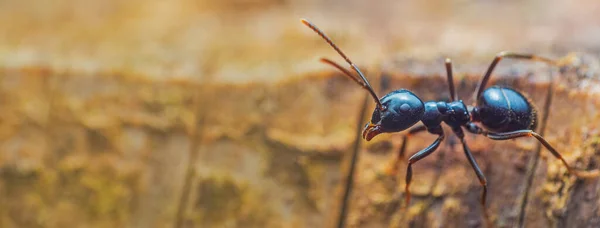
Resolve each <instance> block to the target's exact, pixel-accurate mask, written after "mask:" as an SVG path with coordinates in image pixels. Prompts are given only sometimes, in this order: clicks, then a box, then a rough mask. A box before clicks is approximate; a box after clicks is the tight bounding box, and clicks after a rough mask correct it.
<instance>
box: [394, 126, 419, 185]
mask: <svg viewBox="0 0 600 228" xmlns="http://www.w3.org/2000/svg"><path fill="white" fill-rule="evenodd" d="M425 130H427V127H425V125H420V126H416V127H413V128H411V129H410V130H408V133H406V134H405V135H404V136H402V144H401V145H400V149H399V150H398V156H396V159H394V161H393V163H392V164H391V165H390V166H389V167H388V168H387V169H386V171H385V174H387V175H388V176H394V177H395V176H396V174H397V173H398V166H399V165H400V161H402V160H404V154H405V151H406V144H408V139H409V138H410V137H411V136H412V135H414V134H416V133H419V132H422V131H425Z"/></svg>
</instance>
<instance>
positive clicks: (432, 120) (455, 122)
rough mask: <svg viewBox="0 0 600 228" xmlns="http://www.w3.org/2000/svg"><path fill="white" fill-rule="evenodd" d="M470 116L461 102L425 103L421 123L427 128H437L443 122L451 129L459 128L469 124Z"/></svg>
mask: <svg viewBox="0 0 600 228" xmlns="http://www.w3.org/2000/svg"><path fill="white" fill-rule="evenodd" d="M470 119H471V116H470V115H469V111H468V109H467V106H466V105H465V104H464V103H463V101H462V100H459V101H453V102H449V103H448V102H443V101H428V102H425V114H424V115H423V118H422V120H421V121H422V122H423V124H425V126H426V127H427V128H428V129H429V128H438V127H440V125H441V123H442V122H444V123H446V124H448V125H449V126H450V127H452V128H459V127H460V126H463V125H465V124H466V123H468V122H469V120H470Z"/></svg>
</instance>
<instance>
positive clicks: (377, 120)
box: [371, 109, 381, 123]
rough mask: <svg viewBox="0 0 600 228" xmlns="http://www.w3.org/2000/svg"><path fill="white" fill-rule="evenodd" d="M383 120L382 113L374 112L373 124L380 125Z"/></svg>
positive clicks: (376, 110)
mask: <svg viewBox="0 0 600 228" xmlns="http://www.w3.org/2000/svg"><path fill="white" fill-rule="evenodd" d="M380 120H381V113H380V112H379V110H378V109H375V111H373V115H372V116H371V123H378V122H379V121H380Z"/></svg>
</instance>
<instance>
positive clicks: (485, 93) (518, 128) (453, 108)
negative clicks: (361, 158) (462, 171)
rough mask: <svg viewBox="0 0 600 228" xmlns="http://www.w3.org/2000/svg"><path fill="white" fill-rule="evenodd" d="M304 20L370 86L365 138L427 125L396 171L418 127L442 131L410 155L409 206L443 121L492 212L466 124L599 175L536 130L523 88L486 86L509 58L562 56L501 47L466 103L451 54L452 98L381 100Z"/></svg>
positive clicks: (394, 95) (395, 95) (585, 174)
mask: <svg viewBox="0 0 600 228" xmlns="http://www.w3.org/2000/svg"><path fill="white" fill-rule="evenodd" d="M301 21H302V23H303V24H304V25H306V26H308V27H310V28H311V29H312V30H314V31H315V32H316V33H318V34H319V35H320V36H321V37H323V39H325V41H327V43H329V45H331V47H333V49H335V50H336V51H337V52H338V54H340V55H341V56H342V57H343V58H344V60H346V62H347V63H348V64H350V66H351V67H352V69H353V70H354V71H356V73H357V74H358V76H359V77H356V76H354V75H353V74H352V73H350V71H348V70H347V69H345V68H344V67H342V66H340V65H339V64H337V63H335V62H334V61H332V60H329V59H326V58H321V62H323V63H326V64H329V65H331V66H333V67H335V68H337V69H338V70H340V71H341V72H342V73H344V75H346V76H348V77H349V78H350V79H352V80H353V81H355V82H356V83H358V84H359V85H360V86H361V87H363V88H364V89H366V90H367V91H368V92H369V93H370V94H371V96H372V97H373V99H374V100H375V103H376V104H377V107H376V108H375V110H374V111H373V114H372V116H371V121H370V123H368V124H367V125H366V126H365V128H364V130H363V134H362V135H363V138H364V139H365V140H367V141H369V140H371V139H373V137H375V136H377V135H379V134H381V133H393V132H400V131H404V130H406V129H408V128H410V127H411V126H413V125H415V124H416V123H417V122H419V121H421V122H422V123H423V125H420V126H416V127H413V128H410V129H409V130H408V134H407V135H405V140H404V142H403V144H402V146H401V149H400V153H399V156H398V157H397V159H396V161H395V162H394V163H393V164H394V165H393V166H394V167H393V168H392V172H394V173H395V172H396V170H397V168H396V167H397V165H398V164H399V160H400V159H401V158H402V157H403V156H402V154H403V153H404V150H405V148H406V141H407V139H408V137H409V136H410V135H413V134H415V133H418V132H422V131H425V130H427V131H428V132H429V133H431V134H434V135H438V138H437V139H436V140H435V141H434V142H433V143H432V144H431V145H429V146H428V147H427V148H425V149H423V150H421V151H419V152H417V153H416V154H414V155H413V156H411V157H410V158H409V159H408V167H407V170H406V187H405V192H406V194H405V200H406V205H407V206H408V205H409V203H410V197H411V195H410V188H409V187H410V183H411V180H412V165H413V164H414V163H416V162H417V161H419V160H421V159H423V158H425V157H427V156H428V155H430V154H432V153H433V152H434V151H435V150H436V149H437V148H438V146H439V145H440V143H441V142H442V141H443V140H444V137H445V136H444V131H443V130H442V122H443V123H445V124H446V125H448V126H450V128H452V131H453V132H454V134H456V136H457V137H458V138H459V139H460V142H461V143H462V146H463V150H464V153H465V155H466V156H467V159H468V160H469V163H470V164H471V166H472V167H473V169H474V170H475V174H477V178H478V179H479V182H480V183H481V186H482V187H483V191H482V195H481V205H482V207H483V210H484V212H485V211H486V205H485V204H486V195H487V180H486V178H485V176H484V174H483V172H482V171H481V169H480V168H479V165H478V164H477V161H475V158H474V157H473V155H472V154H471V150H470V149H469V147H468V146H467V142H466V141H465V138H464V137H465V134H464V132H463V128H464V129H465V130H467V131H468V132H470V133H473V134H479V135H483V136H486V137H488V138H490V139H493V140H508V139H514V138H519V137H534V138H536V139H537V140H538V141H539V142H540V143H541V144H542V145H544V147H546V149H548V150H549V151H550V152H551V153H552V155H554V156H555V157H556V158H558V159H560V160H561V161H562V163H563V164H564V165H565V167H566V168H567V170H568V172H569V173H572V174H574V175H576V176H577V177H581V178H590V177H597V176H599V175H600V171H599V170H593V171H583V170H575V169H573V168H572V167H571V166H569V164H568V163H567V162H566V161H565V159H564V158H563V157H562V156H561V155H560V153H558V151H556V149H554V148H553V147H552V146H551V145H550V144H549V143H548V142H547V141H546V140H545V139H544V138H543V137H542V136H540V135H539V134H538V133H536V132H535V131H534V130H535V129H536V127H537V124H538V118H537V112H536V108H535V107H534V105H533V104H532V102H531V101H530V100H529V99H528V98H527V97H526V96H525V95H524V94H523V93H521V92H519V91H517V90H515V89H513V88H509V87H501V86H492V87H490V88H487V89H486V84H487V82H488V80H489V79H490V75H491V74H492V71H493V70H494V68H495V67H496V65H497V64H498V62H500V60H502V59H503V58H512V59H526V60H532V61H538V62H543V63H547V64H549V65H554V66H558V65H560V63H559V62H558V61H553V60H550V59H547V58H544V57H540V56H536V55H529V54H519V53H512V52H501V53H499V54H498V55H497V56H496V58H494V60H493V61H492V63H491V65H490V66H489V68H488V70H487V72H486V73H485V76H484V77H483V79H482V80H481V81H480V82H479V84H478V86H477V90H476V91H477V92H476V93H475V94H474V95H475V96H474V98H475V101H476V104H475V105H473V106H466V105H465V104H464V103H463V101H462V100H458V99H457V97H456V93H455V90H454V82H453V78H452V62H451V60H450V59H448V58H447V59H446V61H445V66H446V72H447V77H448V86H449V89H450V102H444V101H427V102H423V101H421V99H419V97H418V96H417V95H415V94H414V93H413V92H411V91H409V90H407V89H399V90H395V91H392V92H390V93H388V94H387V95H385V96H383V97H382V98H381V99H379V98H378V97H377V95H376V94H375V91H374V90H373V88H372V87H371V85H370V84H369V81H368V80H367V79H366V78H365V76H364V75H363V73H362V72H361V71H360V70H359V69H358V67H357V66H356V65H355V64H354V63H352V61H350V59H349V58H348V57H347V56H346V55H345V54H344V53H343V52H342V51H341V50H340V49H339V48H338V47H337V46H336V45H335V44H334V43H333V42H332V41H331V39H329V37H327V35H325V33H323V32H322V31H321V30H320V29H319V28H317V26H315V25H314V24H312V23H311V22H309V21H307V20H306V19H301ZM476 122H479V123H481V125H483V128H482V127H479V126H478V125H476V124H475V123H476ZM485 214H486V217H487V213H485Z"/></svg>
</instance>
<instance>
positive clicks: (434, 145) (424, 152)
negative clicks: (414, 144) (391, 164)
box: [404, 127, 444, 207]
mask: <svg viewBox="0 0 600 228" xmlns="http://www.w3.org/2000/svg"><path fill="white" fill-rule="evenodd" d="M437 134H439V136H438V138H437V139H436V140H435V141H434V142H433V143H432V144H431V145H429V146H428V147H427V148H425V149H423V150H421V151H419V152H417V153H416V154H414V155H413V156H411V157H410V158H409V159H408V167H407V168H406V186H405V187H404V191H405V200H406V207H408V205H410V190H409V188H410V183H411V181H412V165H413V164H414V163H416V162H417V161H419V160H421V159H423V158H425V157H427V156H428V155H430V154H431V153H433V152H434V151H435V150H436V149H437V148H438V147H439V146H440V143H441V142H442V141H443V140H444V132H443V131H442V129H441V127H440V129H439V133H437Z"/></svg>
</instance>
